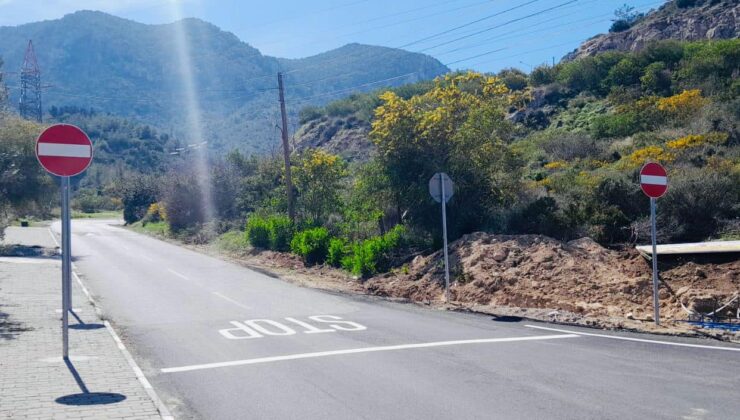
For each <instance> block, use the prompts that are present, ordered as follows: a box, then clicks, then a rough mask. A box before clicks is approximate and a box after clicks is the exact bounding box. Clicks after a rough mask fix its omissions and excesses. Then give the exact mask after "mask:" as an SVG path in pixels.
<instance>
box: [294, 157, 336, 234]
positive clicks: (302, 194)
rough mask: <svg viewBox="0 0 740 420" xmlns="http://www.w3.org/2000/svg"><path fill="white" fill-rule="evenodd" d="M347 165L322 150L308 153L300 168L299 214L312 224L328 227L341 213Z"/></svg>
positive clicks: (297, 178) (297, 169)
mask: <svg viewBox="0 0 740 420" xmlns="http://www.w3.org/2000/svg"><path fill="white" fill-rule="evenodd" d="M346 175H347V171H346V164H345V163H344V161H343V160H342V159H341V158H340V157H339V156H336V155H332V154H329V153H326V152H324V151H322V150H319V149H311V150H308V151H307V152H305V153H304V154H303V155H302V156H301V157H300V161H299V162H298V165H297V167H296V188H297V190H298V200H297V201H298V211H299V213H302V215H303V218H304V220H305V221H308V222H309V223H319V224H321V223H325V222H326V220H327V218H328V217H329V215H331V214H332V213H340V212H341V199H340V198H341V194H340V193H341V191H342V189H343V180H344V177H345V176H346Z"/></svg>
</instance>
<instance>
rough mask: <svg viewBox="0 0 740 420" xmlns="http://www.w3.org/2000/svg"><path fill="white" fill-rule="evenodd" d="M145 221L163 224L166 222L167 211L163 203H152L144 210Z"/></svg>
mask: <svg viewBox="0 0 740 420" xmlns="http://www.w3.org/2000/svg"><path fill="white" fill-rule="evenodd" d="M146 219H147V220H149V221H151V222H165V221H167V210H166V209H165V207H164V203H152V204H150V205H149V208H148V209H147V210H146Z"/></svg>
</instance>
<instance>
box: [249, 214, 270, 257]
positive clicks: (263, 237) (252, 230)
mask: <svg viewBox="0 0 740 420" xmlns="http://www.w3.org/2000/svg"><path fill="white" fill-rule="evenodd" d="M245 233H246V235H247V240H249V243H250V244H252V246H253V247H255V248H263V249H268V248H270V228H269V224H268V221H267V218H264V217H262V216H257V215H252V216H249V219H247V230H246V232H245Z"/></svg>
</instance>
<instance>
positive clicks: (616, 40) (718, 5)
mask: <svg viewBox="0 0 740 420" xmlns="http://www.w3.org/2000/svg"><path fill="white" fill-rule="evenodd" d="M739 22H740V1H738V0H697V1H696V3H695V5H694V6H692V7H684V8H680V7H678V6H677V4H676V2H675V1H671V2H668V3H666V4H664V5H663V6H661V7H660V8H659V9H658V10H656V11H654V12H652V13H649V14H648V15H647V16H646V17H645V18H644V19H642V20H641V21H640V22H638V23H636V24H635V25H634V26H633V27H631V28H630V29H628V30H626V31H624V32H616V33H608V34H602V35H598V36H596V37H594V38H592V39H590V40H588V41H586V42H584V43H583V44H581V46H580V47H578V49H576V50H575V51H573V52H571V53H570V54H568V55H566V56H565V57H564V58H563V59H564V60H573V59H576V58H579V57H586V56H592V55H596V54H598V53H602V52H604V51H610V50H619V51H638V50H640V49H642V48H644V47H645V46H646V45H647V44H649V43H650V42H652V41H659V40H663V39H677V40H682V41H696V40H702V39H728V38H737V37H738V35H739V34H740V23H739Z"/></svg>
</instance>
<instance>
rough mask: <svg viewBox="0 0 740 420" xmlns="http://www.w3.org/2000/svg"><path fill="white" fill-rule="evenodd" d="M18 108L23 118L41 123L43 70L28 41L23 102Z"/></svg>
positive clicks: (22, 88) (24, 65)
mask: <svg viewBox="0 0 740 420" xmlns="http://www.w3.org/2000/svg"><path fill="white" fill-rule="evenodd" d="M18 107H19V110H20V113H21V117H23V118H25V119H27V120H36V121H38V122H41V115H42V114H41V70H39V64H38V62H37V61H36V53H35V52H34V51H33V42H32V41H31V40H29V41H28V48H27V49H26V56H25V58H24V59H23V67H22V68H21V100H20V101H19V103H18Z"/></svg>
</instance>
